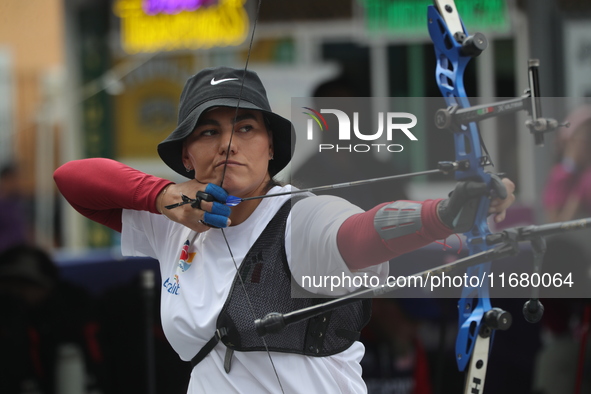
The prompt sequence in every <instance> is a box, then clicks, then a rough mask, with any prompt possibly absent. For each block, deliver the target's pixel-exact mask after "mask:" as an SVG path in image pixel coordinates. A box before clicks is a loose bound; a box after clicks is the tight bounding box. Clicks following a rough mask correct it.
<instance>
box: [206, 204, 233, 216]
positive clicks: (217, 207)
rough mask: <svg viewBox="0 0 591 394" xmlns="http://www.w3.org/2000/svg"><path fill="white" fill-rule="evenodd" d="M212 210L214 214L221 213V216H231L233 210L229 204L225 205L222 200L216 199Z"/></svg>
mask: <svg viewBox="0 0 591 394" xmlns="http://www.w3.org/2000/svg"><path fill="white" fill-rule="evenodd" d="M210 212H211V213H212V214H214V215H221V216H225V217H226V218H227V217H228V216H230V212H231V210H230V207H229V206H227V205H224V204H222V203H220V202H217V201H214V202H213V206H212V207H211V211H210Z"/></svg>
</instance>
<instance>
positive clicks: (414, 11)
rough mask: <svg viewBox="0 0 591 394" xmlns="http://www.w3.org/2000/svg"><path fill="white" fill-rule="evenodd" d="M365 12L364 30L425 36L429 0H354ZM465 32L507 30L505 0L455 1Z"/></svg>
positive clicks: (430, 2) (430, 1)
mask: <svg viewBox="0 0 591 394" xmlns="http://www.w3.org/2000/svg"><path fill="white" fill-rule="evenodd" d="M358 1H359V3H360V4H361V5H362V6H363V7H364V9H365V19H366V26H367V29H368V30H370V31H374V32H378V31H382V32H383V31H387V32H394V33H398V34H404V35H410V34H421V35H427V34H428V31H427V6H429V5H433V1H432V0H358ZM455 4H456V8H457V9H458V13H459V14H460V17H461V18H462V21H463V22H464V26H466V28H467V29H468V31H469V32H470V33H471V32H475V31H481V30H495V31H497V32H498V31H508V30H509V18H508V15H507V5H506V2H505V0H456V1H455Z"/></svg>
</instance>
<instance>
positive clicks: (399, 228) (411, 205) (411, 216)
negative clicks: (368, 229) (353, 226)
mask: <svg viewBox="0 0 591 394" xmlns="http://www.w3.org/2000/svg"><path fill="white" fill-rule="evenodd" d="M422 208H423V205H422V204H421V203H418V202H413V201H395V202H393V203H391V204H388V205H385V206H383V207H382V208H381V209H380V210H379V211H378V212H377V213H376V215H375V216H374V219H373V225H374V228H375V229H376V231H377V232H378V234H379V235H380V237H381V238H382V239H383V240H385V241H388V240H390V239H392V238H398V237H403V236H405V235H409V234H413V233H415V232H417V231H419V230H420V229H421V228H422V227H423V223H422V221H421V210H422Z"/></svg>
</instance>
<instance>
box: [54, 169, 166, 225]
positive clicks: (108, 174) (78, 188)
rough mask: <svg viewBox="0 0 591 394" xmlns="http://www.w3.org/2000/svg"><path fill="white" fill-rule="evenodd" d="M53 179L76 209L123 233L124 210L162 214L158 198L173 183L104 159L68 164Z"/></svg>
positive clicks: (57, 171)
mask: <svg viewBox="0 0 591 394" xmlns="http://www.w3.org/2000/svg"><path fill="white" fill-rule="evenodd" d="M53 179H54V180H55V183H56V184H57V187H58V189H59V190H60V191H61V192H62V194H63V195H64V197H65V198H66V200H67V201H68V202H69V203H70V204H71V205H72V207H74V209H76V210H77V211H78V212H80V213H81V214H82V215H84V216H86V217H87V218H89V219H92V220H94V221H95V222H98V223H101V224H104V225H105V226H107V227H110V228H112V229H113V230H116V231H119V232H121V227H122V224H121V213H122V210H123V209H134V210H138V211H149V212H152V213H158V210H157V209H156V197H158V194H159V193H160V191H162V189H164V187H165V186H166V185H168V184H170V183H172V182H171V181H169V180H166V179H162V178H158V177H155V176H153V175H148V174H145V173H143V172H141V171H138V170H135V169H133V168H131V167H128V166H126V165H124V164H121V163H119V162H116V161H114V160H110V159H102V158H94V159H84V160H75V161H71V162H68V163H66V164H64V165H62V166H61V167H59V168H58V169H57V170H56V171H55V173H54V174H53Z"/></svg>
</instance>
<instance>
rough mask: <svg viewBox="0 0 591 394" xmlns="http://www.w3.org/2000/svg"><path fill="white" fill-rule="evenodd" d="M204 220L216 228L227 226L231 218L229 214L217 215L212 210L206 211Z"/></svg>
mask: <svg viewBox="0 0 591 394" xmlns="http://www.w3.org/2000/svg"><path fill="white" fill-rule="evenodd" d="M203 222H204V223H205V224H207V225H209V226H211V227H214V228H226V227H228V226H229V225H230V219H228V217H227V216H223V215H215V214H213V213H210V212H205V214H204V215H203Z"/></svg>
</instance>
